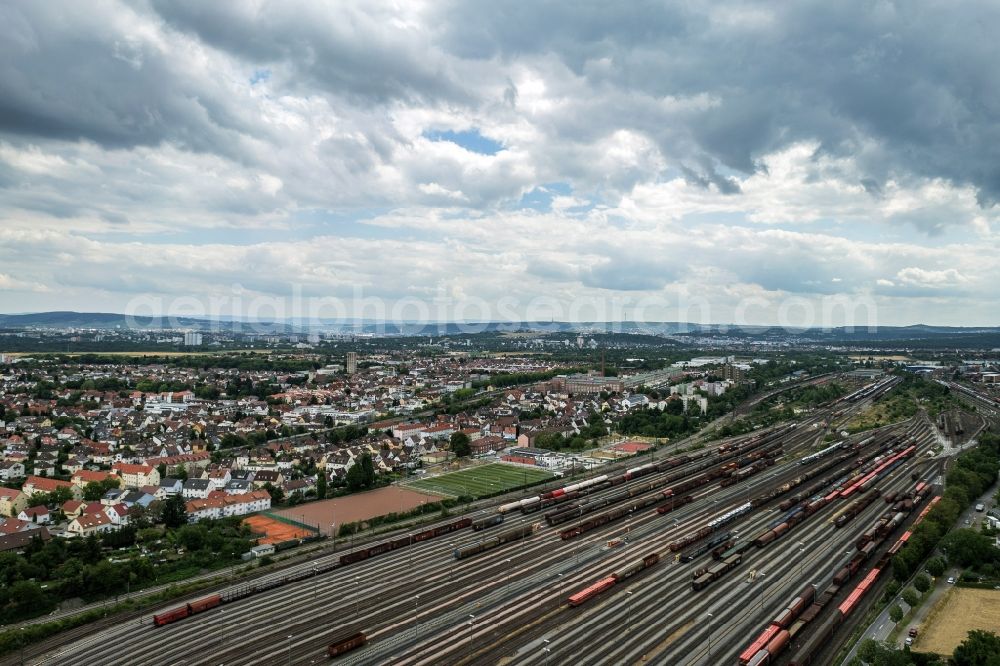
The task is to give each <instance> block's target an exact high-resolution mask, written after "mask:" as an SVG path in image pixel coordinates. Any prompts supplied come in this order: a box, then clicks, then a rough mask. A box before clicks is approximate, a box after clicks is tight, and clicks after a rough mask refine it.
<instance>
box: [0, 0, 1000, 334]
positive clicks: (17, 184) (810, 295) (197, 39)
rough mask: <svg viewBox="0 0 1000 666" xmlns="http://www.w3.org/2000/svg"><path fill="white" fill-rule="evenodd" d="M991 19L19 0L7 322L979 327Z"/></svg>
mask: <svg viewBox="0 0 1000 666" xmlns="http://www.w3.org/2000/svg"><path fill="white" fill-rule="evenodd" d="M998 11H1000V10H998V9H997V8H996V6H992V5H988V4H986V3H982V4H977V3H964V4H963V5H961V6H929V5H901V6H895V5H893V4H892V3H877V4H868V3H837V4H836V5H835V6H830V5H829V4H826V5H824V4H819V3H811V4H800V5H795V6H788V7H773V6H768V5H764V4H748V3H722V4H719V3H715V4H713V5H712V6H706V7H690V6H686V5H683V4H676V5H675V4H655V5H652V4H651V5H648V6H647V5H641V4H635V5H629V6H627V7H618V6H580V7H577V6H565V5H558V4H556V5H545V4H537V5H531V6H530V7H529V6H522V5H518V4H512V5H502V4H500V5H492V6H489V7H485V6H479V5H472V4H462V3H454V4H452V3H427V4H420V3H405V4H403V5H401V6H393V5H377V4H369V3H366V4H365V5H363V6H358V7H350V6H347V5H337V6H327V5H325V4H323V3H307V2H303V3H281V4H274V5H271V4H267V3H261V4H255V5H237V4H232V5H227V4H221V3H219V4H212V5H208V6H205V5H202V4H200V3H186V2H170V3H167V2H156V1H150V2H146V3H139V4H136V5H126V4H124V3H118V2H104V3H93V4H88V5H86V6H81V5H76V4H73V3H59V2H54V3H44V4H38V3H11V4H7V5H5V6H3V7H2V8H0V17H2V20H0V36H2V43H3V46H2V47H0V49H2V51H3V53H4V60H5V62H6V63H7V66H6V67H5V68H4V69H2V70H0V91H2V92H3V94H2V95H0V262H2V264H3V265H2V266H0V311H2V312H8V313H10V312H39V311H49V310H76V311H91V312H94V311H97V312H126V313H128V312H133V313H137V314H146V315H148V314H183V315H185V316H200V315H213V314H219V315H222V316H246V315H247V312H246V307H245V306H246V304H248V303H253V302H257V303H261V302H267V301H268V300H273V301H274V302H277V303H286V304H290V303H292V302H294V300H295V299H304V300H305V301H306V302H312V301H315V302H320V301H322V300H323V299H333V300H335V301H337V302H338V303H342V304H344V308H345V311H344V313H343V316H345V317H352V316H358V313H357V312H354V311H353V310H352V308H353V307H354V305H355V304H357V303H358V302H360V301H363V300H364V299H373V300H377V301H380V302H382V303H384V304H385V310H386V312H387V313H388V314H390V315H391V314H392V313H393V312H394V308H395V309H396V311H399V312H402V317H401V318H406V316H407V311H406V310H405V308H403V307H402V306H399V304H400V303H404V304H405V303H423V304H427V307H428V308H431V307H432V306H433V305H434V304H435V303H442V302H446V303H450V304H452V308H453V309H452V311H451V312H450V316H448V317H446V319H453V320H460V319H463V318H467V319H473V320H476V319H478V320H483V321H486V320H494V321H503V320H509V319H518V320H530V319H533V318H538V317H545V314H546V313H544V312H542V311H541V310H540V309H538V308H536V309H535V310H533V311H532V310H531V309H530V308H531V307H532V304H538V303H547V304H548V305H547V307H548V308H549V310H550V311H551V316H552V317H553V318H554V319H556V320H560V319H564V320H568V321H572V320H574V319H573V318H571V317H568V316H567V314H568V313H570V312H571V311H572V310H573V307H574V304H577V305H578V306H579V307H578V308H577V311H578V312H580V316H579V317H577V318H576V320H584V321H586V320H601V319H605V320H611V319H613V318H614V317H615V316H616V315H615V313H616V312H618V311H620V310H615V309H614V308H613V307H612V306H613V305H615V304H618V305H621V304H623V303H626V304H627V305H624V306H623V307H624V308H625V314H624V315H623V316H622V317H621V318H624V319H630V318H633V317H635V315H634V312H635V308H637V307H638V306H637V304H643V303H644V304H646V305H645V306H644V309H643V314H644V319H645V320H646V321H685V320H690V321H694V322H696V323H712V324H728V323H735V324H763V325H781V324H789V325H821V326H839V325H843V324H855V325H869V324H872V323H875V324H878V325H908V324H916V323H924V324H931V325H956V326H963V325H964V326H991V325H996V324H997V323H998V319H1000V318H998V315H1000V300H998V296H997V295H996V293H995V289H994V287H995V286H996V284H998V283H1000V274H998V269H997V266H996V262H995V259H994V257H995V256H996V254H997V249H998V242H997V241H998V235H997V234H998V229H1000V226H998V223H1000V213H998V209H997V207H996V205H995V204H996V201H997V195H998V193H1000V175H998V174H1000V172H998V171H997V166H996V165H997V164H1000V154H998V153H1000V148H997V146H998V145H1000V144H998V143H997V142H996V141H994V140H992V139H993V138H994V137H996V136H997V134H998V132H1000V121H997V118H1000V113H998V111H1000V109H998V106H1000V103H998V101H997V99H996V97H995V95H994V94H993V91H994V90H996V89H997V84H998V83H1000V81H998V80H997V79H998V77H1000V74H998V73H997V71H996V69H995V67H994V66H993V63H995V62H996V61H997V58H998V56H1000V53H998V52H997V51H998V49H997V47H996V46H995V45H994V46H992V47H991V46H989V44H990V43H994V41H993V40H992V39H991V38H990V30H989V28H990V26H992V25H996V19H997V18H998V17H997V12H998ZM504 299H507V300H506V301H505V300H504ZM179 303H180V304H183V307H180V306H179V305H178V304H179ZM192 303H193V304H194V305H191V304H192ZM212 303H222V306H221V307H220V308H219V310H218V312H213V311H212V307H211V306H212ZM479 303H484V304H486V306H487V308H489V312H483V311H482V309H481V308H479V309H476V308H474V307H473V306H474V305H477V304H479ZM692 303H694V304H700V303H706V304H707V305H708V314H707V315H706V316H705V317H701V316H695V317H684V316H683V313H684V312H686V311H687V310H685V304H692ZM831 303H833V304H839V305H838V306H837V307H838V308H841V309H842V311H844V312H857V313H863V314H864V315H865V316H866V317H868V318H867V319H865V318H861V317H860V315H859V316H858V317H857V318H856V319H854V320H852V321H846V320H837V317H838V316H840V315H838V314H836V313H837V312H840V311H841V309H834V314H833V315H832V317H833V318H832V319H831V320H829V321H824V320H822V319H821V318H820V319H817V320H816V321H812V322H810V321H805V320H804V319H803V318H802V316H804V315H802V313H803V312H805V311H807V310H809V309H810V308H811V309H812V311H813V312H815V313H822V312H824V307H826V306H827V305H829V304H831ZM151 304H152V305H151ZM463 304H465V305H463ZM501 304H505V305H504V306H503V307H501ZM601 304H603V306H604V307H605V310H604V312H605V313H607V314H606V315H605V316H604V317H601V316H600V313H599V311H598V310H599V308H598V306H600V305H601ZM138 305H141V307H137V306H138ZM199 306H201V308H202V311H201V312H198V311H196V310H197V309H198V307H199ZM237 306H240V307H243V310H239V309H238V308H237ZM465 306H468V308H472V309H471V310H468V311H464V312H463V311H460V309H461V308H463V307H465ZM157 307H158V308H159V311H156V309H157ZM505 307H506V308H507V311H508V312H509V313H510V314H509V315H506V316H505V310H504V308H505ZM227 308H229V309H227ZM468 308H467V309H468ZM430 311H431V312H432V313H433V310H430ZM695 311H697V312H699V313H700V312H701V310H695ZM456 312H458V314H456ZM783 312H784V313H785V315H786V319H787V321H782V313H783ZM870 313H874V321H872V317H871V315H870ZM293 315H294V311H293V310H292V309H289V310H288V311H287V316H293ZM461 315H464V317H463V316H461ZM609 315H610V316H609ZM800 315H802V316H800ZM390 318H391V317H390ZM545 318H547V317H545Z"/></svg>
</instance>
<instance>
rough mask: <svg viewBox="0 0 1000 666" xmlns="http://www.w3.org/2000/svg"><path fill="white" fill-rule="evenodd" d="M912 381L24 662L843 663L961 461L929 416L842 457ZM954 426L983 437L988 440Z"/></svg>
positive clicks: (877, 386) (68, 637)
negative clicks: (852, 424) (862, 415)
mask: <svg viewBox="0 0 1000 666" xmlns="http://www.w3.org/2000/svg"><path fill="white" fill-rule="evenodd" d="M893 381H895V380H894V379H892V378H890V379H883V380H880V381H878V382H874V383H871V384H868V385H866V386H864V387H862V388H860V389H859V390H857V391H855V392H854V393H852V394H850V395H848V396H845V397H843V398H840V399H838V400H836V401H833V402H831V403H828V404H826V405H824V406H822V407H821V408H818V409H816V410H814V411H812V412H811V413H809V414H808V415H804V416H802V417H801V418H799V419H798V420H797V421H795V422H794V423H784V424H781V425H779V426H775V427H772V428H770V429H767V430H761V431H757V432H756V433H753V434H751V435H747V436H743V437H738V438H733V439H729V440H721V441H717V442H712V443H710V444H709V445H707V446H705V447H704V448H699V449H694V450H689V451H687V452H684V453H681V454H675V453H670V454H668V453H665V452H663V451H660V452H658V453H656V454H655V455H653V456H650V455H643V456H642V457H640V458H636V459H632V460H630V461H628V463H627V464H626V465H621V466H618V467H614V468H609V469H605V470H602V471H601V473H600V474H599V475H592V476H589V477H584V476H578V477H577V478H575V479H572V480H570V479H561V480H557V481H553V482H552V483H550V484H548V485H545V486H540V487H537V488H533V489H532V490H531V491H530V493H527V494H525V493H521V494H518V495H510V496H507V497H505V498H500V499H499V500H498V501H496V502H495V503H492V504H490V505H489V506H481V507H480V508H478V509H476V510H475V511H473V512H471V513H467V514H459V513H456V514H454V515H451V516H449V517H447V518H443V519H441V520H440V521H439V522H437V523H433V524H430V525H422V526H420V527H417V528H413V530H412V531H410V532H406V531H401V532H397V533H392V534H388V535H384V536H382V537H380V538H379V539H378V540H374V541H369V542H367V543H364V544H357V545H355V546H354V547H353V549H351V548H350V547H347V548H345V546H344V544H342V543H338V544H336V550H335V551H334V550H333V549H332V548H331V547H329V546H328V547H327V548H326V549H325V550H323V551H320V552H319V553H318V554H317V555H316V556H315V557H314V558H312V559H310V560H308V561H306V562H302V563H299V564H296V565H294V566H291V567H288V568H285V569H282V570H280V571H277V572H274V573H271V574H268V575H266V576H262V577H260V578H256V579H253V580H251V581H249V582H248V583H246V582H245V583H241V584H239V585H231V586H229V587H221V588H219V589H217V590H215V591H214V592H213V591H208V592H202V593H200V594H198V595H195V596H193V597H192V598H191V599H188V600H178V601H174V602H172V603H170V604H165V605H164V606H163V607H162V608H159V609H154V610H153V611H152V613H150V612H148V611H147V612H144V613H143V614H141V615H140V614H138V613H135V614H132V615H125V616H118V617H116V618H109V619H108V620H107V621H105V622H102V623H98V624H95V625H88V626H85V627H80V628H77V629H74V630H70V631H68V632H65V633H63V634H60V635H59V636H57V637H56V638H55V639H53V640H52V641H49V642H44V643H40V644H38V645H34V646H29V648H28V649H29V652H28V654H27V656H26V660H27V663H32V664H35V663H37V664H157V665H163V664H275V663H282V664H284V663H293V664H309V663H320V662H323V661H326V660H327V659H328V654H331V656H334V657H335V658H336V663H341V664H352V665H355V664H357V665H360V664H411V665H416V664H427V665H430V664H503V663H511V664H539V665H543V664H566V663H574V664H610V663H614V664H642V663H650V664H672V665H673V664H678V665H680V664H685V665H687V664H690V665H695V664H704V665H713V664H737V663H750V664H754V665H757V664H763V663H772V664H788V663H794V664H805V663H813V664H825V663H829V662H830V661H831V660H832V659H833V658H834V656H835V655H836V646H837V645H838V644H839V642H840V641H839V640H834V639H832V637H836V638H837V639H840V638H843V637H845V636H846V635H847V634H848V633H850V631H851V629H852V628H853V627H854V625H856V624H858V623H859V622H860V621H861V619H862V616H863V615H864V610H865V608H867V606H868V605H870V604H871V603H873V602H874V601H875V599H876V598H877V597H878V596H879V594H880V592H879V590H880V589H881V587H882V586H884V584H885V583H886V582H887V581H888V579H889V578H890V576H888V575H883V571H884V570H885V567H884V564H885V562H886V561H887V557H888V555H887V554H888V553H890V551H893V549H894V548H895V549H898V547H899V546H900V545H901V542H902V541H905V539H906V537H907V535H908V529H909V527H910V526H912V524H913V523H914V522H915V521H917V520H919V519H920V517H921V513H922V512H923V511H925V510H926V508H927V507H928V506H929V505H930V504H931V503H932V502H933V501H934V498H935V496H936V495H939V494H940V491H941V487H940V483H941V477H942V473H943V471H944V469H945V466H946V465H947V463H948V461H949V457H948V453H949V452H950V450H951V449H950V448H947V447H946V448H945V449H944V450H943V451H942V443H943V441H944V438H943V435H942V433H941V432H940V430H938V429H937V428H936V427H935V424H933V423H932V422H931V421H930V420H929V419H928V418H927V417H926V416H925V415H924V414H923V413H920V414H918V415H917V416H915V417H913V418H912V419H910V420H908V421H905V422H903V423H898V424H895V425H892V426H888V427H884V428H881V429H877V430H871V431H868V432H864V433H859V434H856V435H853V436H850V437H842V436H840V435H839V434H838V435H836V436H835V437H834V438H832V440H831V439H830V438H826V439H827V441H824V436H825V435H826V434H828V433H831V432H832V433H837V432H838V431H839V430H840V427H841V426H842V425H843V424H845V423H846V422H847V421H848V420H850V419H851V418H852V417H854V416H855V415H856V414H858V413H859V412H860V411H862V410H864V409H866V408H867V407H869V406H870V405H871V404H872V403H873V402H874V401H876V400H878V399H879V398H880V397H881V396H882V395H884V394H885V393H886V392H887V391H889V390H891V388H892V385H893ZM967 397H968V396H967ZM963 422H964V423H963ZM952 423H953V424H954V423H963V425H962V427H961V428H958V427H957V426H955V425H950V426H948V427H949V428H953V429H954V430H955V431H958V430H959V429H960V430H961V431H962V434H961V435H956V436H958V437H959V438H964V439H968V438H970V437H973V436H974V435H975V433H976V432H977V431H978V430H979V429H980V428H982V427H983V425H984V422H983V420H982V418H981V417H979V416H976V415H972V414H966V415H965V416H964V417H962V418H961V419H958V418H953V419H952ZM951 434H953V433H948V432H946V433H944V435H951ZM185 601H187V602H189V603H191V604H192V605H191V606H190V607H185V605H184V604H185ZM199 602H204V603H199ZM178 608H180V611H179V612H178V611H177V609H178ZM171 612H175V615H171ZM154 615H156V616H157V620H158V621H154ZM112 620H113V621H112ZM4 663H16V655H15V658H12V659H8V660H7V661H6V662H4Z"/></svg>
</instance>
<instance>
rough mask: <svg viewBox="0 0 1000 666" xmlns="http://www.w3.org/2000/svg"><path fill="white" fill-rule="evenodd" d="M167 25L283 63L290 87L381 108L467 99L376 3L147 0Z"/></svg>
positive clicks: (249, 56) (252, 57)
mask: <svg viewBox="0 0 1000 666" xmlns="http://www.w3.org/2000/svg"><path fill="white" fill-rule="evenodd" d="M153 7H154V8H155V10H156V12H157V13H158V14H159V15H160V16H161V17H162V18H163V19H164V20H166V21H167V22H168V23H169V24H170V25H173V26H174V27H176V28H178V29H180V30H183V31H186V32H189V33H191V34H194V35H196V36H197V37H198V38H199V39H200V40H202V41H204V42H205V43H207V44H211V45H212V46H215V47H217V48H220V49H224V50H226V51H229V52H230V53H233V54H236V55H237V56H239V57H241V58H243V59H245V60H247V61H249V62H256V63H284V64H286V65H287V66H288V67H289V68H290V70H291V71H292V72H293V76H291V77H290V79H291V80H292V81H297V82H298V83H293V84H291V85H293V86H295V85H304V86H309V85H319V86H320V87H321V89H323V90H326V91H327V92H329V93H332V94H336V95H342V96H345V97H356V98H360V99H361V100H365V101H369V102H371V101H374V102H378V103H385V102H389V101H393V100H401V99H404V100H407V101H409V102H417V101H420V102H423V103H430V102H436V101H440V100H443V99H448V100H451V101H457V102H468V101H470V97H469V95H468V93H467V92H466V90H465V89H464V88H463V86H461V85H459V84H458V83H457V82H456V81H455V80H454V78H453V75H452V74H451V73H450V72H449V71H447V67H446V65H445V63H444V62H442V61H441V60H439V59H438V58H436V57H435V55H434V54H433V53H432V52H431V50H430V49H429V48H428V47H427V45H426V44H425V43H423V42H422V40H419V39H418V38H417V37H411V35H412V34H413V33H409V32H408V31H406V30H401V29H396V28H394V27H392V26H391V23H392V19H393V16H392V15H391V14H390V13H388V12H387V13H384V14H383V13H380V12H379V9H378V8H377V7H374V6H370V7H369V6H364V5H361V6H359V7H364V11H362V9H353V8H352V7H350V6H349V5H348V4H347V3H329V4H325V3H309V2H275V3H263V4H258V5H256V6H253V7H251V6H250V5H247V4H244V3H223V2H207V3H206V2H199V1H198V0H190V1H188V0H179V1H175V0H153Z"/></svg>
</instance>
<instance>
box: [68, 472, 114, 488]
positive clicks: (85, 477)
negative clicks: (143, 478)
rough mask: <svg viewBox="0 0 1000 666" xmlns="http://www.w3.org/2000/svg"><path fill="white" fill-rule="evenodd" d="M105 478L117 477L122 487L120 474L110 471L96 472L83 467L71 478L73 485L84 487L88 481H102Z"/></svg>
mask: <svg viewBox="0 0 1000 666" xmlns="http://www.w3.org/2000/svg"><path fill="white" fill-rule="evenodd" d="M105 479H115V480H116V481H118V486H119V487H121V484H122V480H121V479H120V478H119V477H118V476H116V475H114V474H112V473H110V472H95V471H93V470H89V469H81V470H80V471H79V472H77V473H76V474H74V475H73V476H71V477H70V479H69V480H70V483H72V484H73V485H75V486H80V487H81V488H83V487H84V486H86V485H87V484H88V483H101V482H102V481H104V480H105Z"/></svg>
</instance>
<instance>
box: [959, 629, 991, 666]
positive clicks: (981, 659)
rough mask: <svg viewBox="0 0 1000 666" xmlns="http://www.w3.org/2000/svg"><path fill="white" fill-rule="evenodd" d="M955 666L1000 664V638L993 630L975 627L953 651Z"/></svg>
mask: <svg viewBox="0 0 1000 666" xmlns="http://www.w3.org/2000/svg"><path fill="white" fill-rule="evenodd" d="M953 658H954V659H953V662H954V664H955V666H1000V638H998V637H997V635H996V634H994V633H993V632H991V631H982V630H980V629H973V630H972V631H970V632H969V635H968V636H967V637H966V639H965V640H964V641H962V642H961V643H960V644H959V645H958V646H957V647H956V648H955V652H954V653H953Z"/></svg>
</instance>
